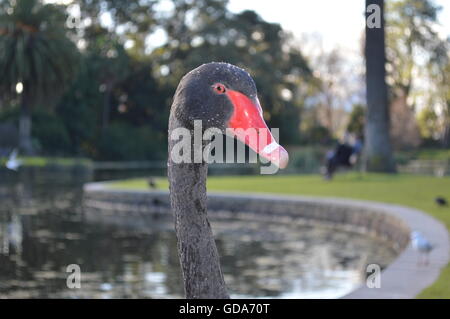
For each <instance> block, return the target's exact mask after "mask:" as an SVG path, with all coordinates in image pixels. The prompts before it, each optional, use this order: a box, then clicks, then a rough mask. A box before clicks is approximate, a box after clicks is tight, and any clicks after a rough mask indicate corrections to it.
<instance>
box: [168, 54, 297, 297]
mask: <svg viewBox="0 0 450 319" xmlns="http://www.w3.org/2000/svg"><path fill="white" fill-rule="evenodd" d="M194 120H201V121H202V130H203V131H204V130H206V129H208V128H211V127H216V128H219V129H220V130H221V131H222V132H224V131H225V129H226V128H243V129H247V128H254V129H258V130H260V131H264V133H265V134H267V138H265V140H262V141H261V142H259V143H257V142H255V141H254V140H252V139H249V138H246V137H245V136H244V135H242V134H240V133H236V134H235V135H236V137H237V138H238V139H240V140H241V141H242V142H244V143H246V144H247V145H248V146H249V147H251V148H252V149H253V150H255V151H256V152H257V153H258V154H259V155H260V156H262V157H264V158H265V159H267V160H270V161H272V163H274V164H275V165H277V166H278V167H280V168H284V167H285V166H286V165H287V162H288V154H287V152H286V151H285V149H284V148H283V147H281V146H280V145H279V144H278V143H277V142H276V141H275V139H274V138H273V136H272V134H271V133H270V131H269V129H268V128H267V125H266V124H265V122H264V119H263V116H262V109H261V106H260V104H259V101H258V98H257V95H256V86H255V83H254V81H253V79H252V78H251V76H250V75H249V74H248V73H247V72H246V71H244V70H243V69H241V68H239V67H236V66H234V65H231V64H228V63H216V62H212V63H208V64H203V65H201V66H199V67H198V68H196V69H194V70H192V71H191V72H189V73H187V74H186V75H185V76H184V77H183V78H182V79H181V81H180V83H179V85H178V87H177V90H176V92H175V95H174V100H173V104H172V107H171V110H170V118H169V159H168V177H169V183H170V203H171V207H172V211H173V213H174V218H175V231H176V236H177V241H178V255H179V259H180V264H181V269H182V275H183V281H184V289H185V295H186V298H188V299H193V298H229V294H228V292H227V288H226V286H225V282H224V278H223V274H222V271H221V268H220V263H219V255H218V253H217V248H216V244H215V242H214V237H213V233H212V230H211V226H210V224H209V221H208V218H207V209H206V178H207V163H206V162H205V160H203V159H202V160H201V161H200V163H199V162H197V161H194V152H195V150H194V148H196V147H197V148H199V147H201V150H203V148H204V147H205V146H206V144H207V143H206V141H202V142H201V143H194V137H193V136H194ZM180 128H182V129H184V130H185V131H186V130H189V132H191V133H192V134H190V136H191V137H189V143H191V146H192V148H191V149H192V152H191V154H189V156H190V159H191V160H190V161H187V162H181V163H180V162H178V161H174V159H173V158H172V156H171V154H172V150H173V149H174V146H175V145H176V144H177V143H178V142H179V140H176V139H174V138H173V137H172V133H173V132H174V130H177V129H180ZM197 144H199V145H197ZM201 150H200V151H201ZM200 154H202V153H200Z"/></svg>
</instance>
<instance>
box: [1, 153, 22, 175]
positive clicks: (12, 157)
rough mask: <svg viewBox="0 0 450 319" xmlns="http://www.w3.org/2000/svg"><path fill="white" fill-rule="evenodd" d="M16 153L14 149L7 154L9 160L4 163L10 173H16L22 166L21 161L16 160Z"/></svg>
mask: <svg viewBox="0 0 450 319" xmlns="http://www.w3.org/2000/svg"><path fill="white" fill-rule="evenodd" d="M17 155H18V152H17V149H14V150H13V151H12V152H11V154H9V158H8V160H7V161H6V165H5V166H6V168H8V169H10V170H12V171H17V170H18V169H19V167H20V165H22V161H21V160H20V159H18V158H17Z"/></svg>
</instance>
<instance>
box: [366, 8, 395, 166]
mask: <svg viewBox="0 0 450 319" xmlns="http://www.w3.org/2000/svg"><path fill="white" fill-rule="evenodd" d="M371 4H375V5H378V6H379V8H380V9H381V27H380V28H377V27H373V28H369V27H368V26H367V23H366V45H365V58H366V86H367V90H366V91H367V92H366V94H367V117H366V132H365V137H366V157H365V158H366V167H367V170H369V171H376V172H395V163H394V160H393V157H392V147H391V141H390V136H389V108H388V95H387V85H386V80H385V77H386V69H385V64H386V53H385V34H384V1H383V0H366V8H367V7H368V6H369V5H371ZM369 15H371V12H366V21H367V17H368V16H369Z"/></svg>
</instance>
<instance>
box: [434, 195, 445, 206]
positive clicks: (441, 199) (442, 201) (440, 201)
mask: <svg viewBox="0 0 450 319" xmlns="http://www.w3.org/2000/svg"><path fill="white" fill-rule="evenodd" d="M434 202H435V203H436V204H437V205H439V206H448V202H447V200H446V199H445V198H444V197H441V196H438V197H436V198H435V199H434Z"/></svg>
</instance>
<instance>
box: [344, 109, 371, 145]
mask: <svg viewBox="0 0 450 319" xmlns="http://www.w3.org/2000/svg"><path fill="white" fill-rule="evenodd" d="M365 114H366V109H365V107H364V106H363V105H361V104H355V105H353V109H352V111H351V113H350V116H349V120H348V124H347V132H349V133H352V134H355V135H356V136H358V137H360V138H363V137H364V126H365Z"/></svg>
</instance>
